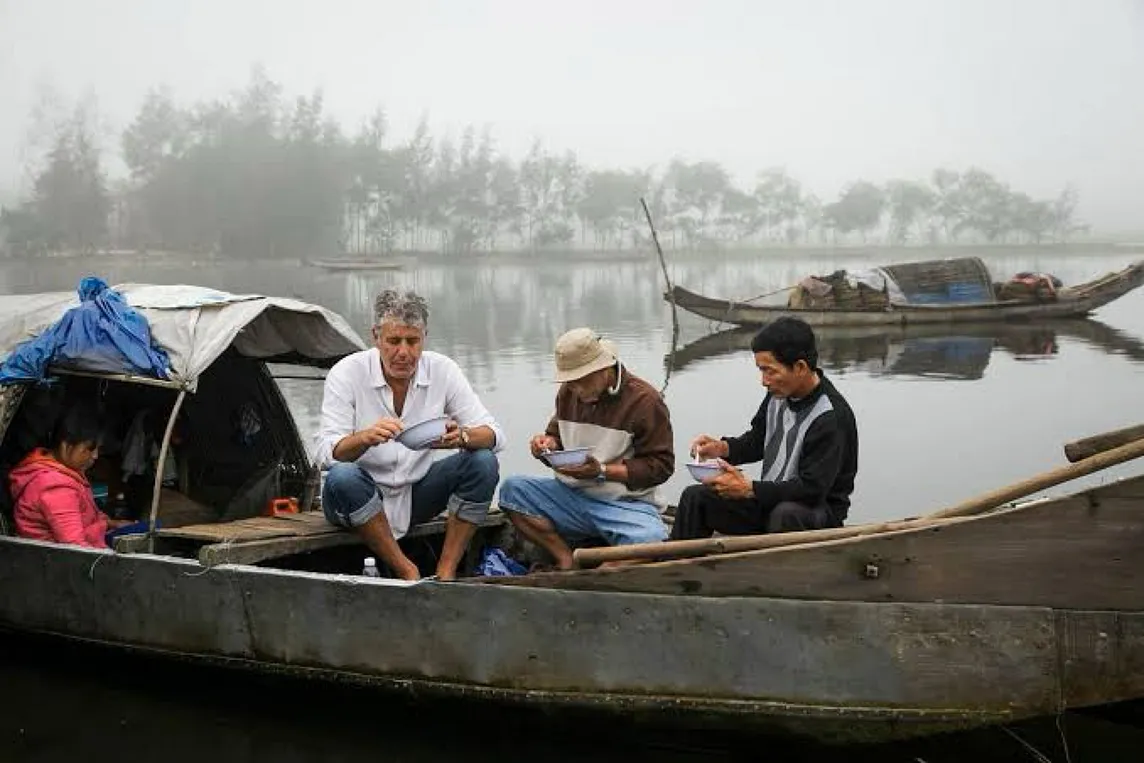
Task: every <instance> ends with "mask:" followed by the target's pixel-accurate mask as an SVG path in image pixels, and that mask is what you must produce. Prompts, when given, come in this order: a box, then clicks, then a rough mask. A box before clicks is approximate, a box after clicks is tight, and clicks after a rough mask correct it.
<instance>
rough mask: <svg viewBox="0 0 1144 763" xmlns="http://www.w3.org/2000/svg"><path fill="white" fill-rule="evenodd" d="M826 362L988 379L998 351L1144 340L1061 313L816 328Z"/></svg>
mask: <svg viewBox="0 0 1144 763" xmlns="http://www.w3.org/2000/svg"><path fill="white" fill-rule="evenodd" d="M757 331H758V329H757V328H755V327H737V328H731V329H725V330H723V331H717V332H714V333H711V334H707V335H706V336H702V337H699V338H698V339H695V340H694V341H691V342H689V343H687V344H685V345H683V346H682V347H677V348H673V349H672V350H671V351H670V352H668V353H667V354H666V355H665V356H664V359H663V360H664V367H665V369H666V371H667V372H668V373H675V372H678V371H681V370H683V369H684V368H687V367H688V366H690V365H692V364H694V363H698V362H702V361H704V360H709V359H712V358H718V357H722V356H725V355H730V354H732V353H736V352H748V351H749V350H750V347H751V339H752V338H754V336H755V333H756V332H757ZM815 337H816V339H817V342H818V355H819V363H820V364H821V366H822V367H823V368H824V369H825V370H827V371H836V372H837V371H851V370H863V371H866V372H868V373H871V374H875V375H885V376H922V377H937V378H943V379H980V378H981V377H982V376H983V375H984V373H985V369H986V367H987V366H988V365H989V360H990V357H991V356H992V354H993V353H994V352H1007V353H1008V354H1009V355H1011V356H1012V357H1014V358H1018V359H1023V360H1024V359H1030V358H1040V359H1049V358H1053V357H1055V356H1056V354H1057V352H1058V351H1059V346H1058V339H1059V338H1062V337H1067V338H1070V339H1076V340H1078V341H1081V342H1084V343H1086V344H1089V345H1091V346H1093V347H1097V348H1099V349H1101V350H1104V351H1105V352H1107V353H1110V354H1121V355H1126V356H1128V357H1130V358H1132V359H1134V360H1144V342H1141V341H1140V340H1139V339H1137V338H1135V337H1133V336H1131V335H1130V334H1126V333H1125V332H1123V331H1121V330H1119V329H1116V328H1113V327H1112V326H1109V325H1107V324H1105V323H1101V322H1100V321H1097V320H1094V319H1091V318H1061V319H1055V320H1045V321H1038V322H1036V323H1027V322H1023V321H1011V322H1002V323H968V324H963V325H956V326H950V325H949V324H940V323H935V324H920V325H912V324H910V325H905V326H901V325H894V326H823V327H821V328H819V329H817V330H816V331H815Z"/></svg>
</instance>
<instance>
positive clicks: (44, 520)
mask: <svg viewBox="0 0 1144 763" xmlns="http://www.w3.org/2000/svg"><path fill="white" fill-rule="evenodd" d="M99 437H100V422H99V418H98V416H97V415H96V413H95V411H93V410H91V409H89V408H86V407H74V408H71V409H69V410H68V411H67V413H65V414H64V416H63V418H62V419H61V420H60V422H59V423H58V424H57V426H56V432H55V435H54V437H53V438H52V443H53V444H52V448H51V450H48V449H46V448H36V449H35V450H33V451H32V452H31V453H29V454H28V455H27V456H26V457H25V458H24V460H23V461H21V462H20V463H19V464H17V465H16V466H15V467H14V468H13V469H12V471H11V472H9V474H8V486H9V490H10V491H11V494H12V503H13V505H14V506H15V509H14V512H13V514H14V518H15V523H16V534H17V535H19V536H20V537H23V538H33V539H35V540H50V541H55V542H56V543H74V544H77V545H80V546H90V547H92V548H107V541H106V540H105V539H104V535H105V534H106V533H107V531H108V529H110V528H111V527H115V526H118V525H119V524H120V523H119V522H115V521H112V520H109V519H108V518H107V515H106V514H104V513H103V512H102V511H100V510H99V508H98V507H97V506H96V505H95V496H94V495H93V494H92V492H91V485H90V484H89V483H88V481H87V477H86V476H85V473H86V472H87V470H88V469H90V468H91V466H92V464H94V463H95V460H96V459H97V458H98V457H99Z"/></svg>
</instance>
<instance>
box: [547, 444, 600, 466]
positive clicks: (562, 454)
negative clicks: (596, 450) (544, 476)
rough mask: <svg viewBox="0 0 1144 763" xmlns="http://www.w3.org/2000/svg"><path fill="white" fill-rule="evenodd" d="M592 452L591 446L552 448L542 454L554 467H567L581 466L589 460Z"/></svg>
mask: <svg viewBox="0 0 1144 763" xmlns="http://www.w3.org/2000/svg"><path fill="white" fill-rule="evenodd" d="M591 452H592V449H591V448H568V449H567V450H550V451H548V452H547V453H544V454H542V455H543V457H544V460H545V461H547V462H548V465H549V466H551V467H552V468H553V469H566V468H568V467H569V466H579V465H580V464H582V463H584V462H585V461H587V460H588V456H589V454H591Z"/></svg>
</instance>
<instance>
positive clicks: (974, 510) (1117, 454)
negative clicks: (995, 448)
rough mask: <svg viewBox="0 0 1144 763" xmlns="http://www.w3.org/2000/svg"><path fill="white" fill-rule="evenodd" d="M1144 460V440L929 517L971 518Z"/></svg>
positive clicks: (994, 491) (1023, 481)
mask: <svg viewBox="0 0 1144 763" xmlns="http://www.w3.org/2000/svg"><path fill="white" fill-rule="evenodd" d="M1141 456H1144V440H1136V441H1135V442H1130V443H1128V444H1127V445H1121V446H1120V447H1118V448H1112V449H1111V450H1106V451H1104V452H1103V453H1097V454H1096V455H1094V456H1089V457H1088V458H1085V459H1082V460H1080V461H1077V462H1076V463H1073V464H1068V465H1066V466H1060V467H1057V468H1056V469H1052V470H1050V471H1047V472H1043V473H1041V474H1037V475H1035V476H1033V477H1029V478H1028V479H1025V480H1021V481H1020V482H1015V483H1013V484H1012V485H1008V486H1006V487H1003V488H999V489H997V490H993V491H991V492H989V493H985V494H984V495H980V496H978V497H977V498H972V499H970V500H968V501H964V502H963V503H959V504H957V505H956V506H950V507H949V508H947V509H942V510H941V511H935V512H934V513H932V514H928V515H927V517H928V518H930V519H944V518H946V517H964V516H969V515H971V514H978V513H980V512H982V511H988V510H989V509H992V508H996V507H997V506H1000V505H1001V504H1003V503H1007V502H1008V501H1013V500H1016V499H1017V498H1023V497H1025V496H1027V495H1031V494H1032V493H1037V492H1040V491H1041V490H1044V489H1046V488H1050V487H1054V486H1056V485H1059V484H1061V483H1062V482H1068V481H1070V480H1075V479H1077V478H1078V477H1085V476H1088V475H1089V474H1092V473H1093V472H1098V471H1100V470H1101V469H1107V468H1108V467H1110V466H1116V465H1117V464H1122V463H1124V462H1125V461H1131V460H1132V459H1135V458H1140V457H1141Z"/></svg>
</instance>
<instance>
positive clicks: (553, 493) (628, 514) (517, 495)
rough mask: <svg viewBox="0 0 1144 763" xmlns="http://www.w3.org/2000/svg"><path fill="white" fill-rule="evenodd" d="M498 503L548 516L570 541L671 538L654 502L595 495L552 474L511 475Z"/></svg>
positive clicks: (612, 542) (532, 514)
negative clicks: (552, 476) (553, 477)
mask: <svg viewBox="0 0 1144 763" xmlns="http://www.w3.org/2000/svg"><path fill="white" fill-rule="evenodd" d="M498 503H499V504H500V507H501V509H502V510H504V511H509V512H514V513H517V514H525V515H527V516H530V517H540V518H542V519H547V520H548V521H549V522H551V523H552V526H553V527H555V528H556V532H557V534H558V535H560V537H562V538H564V539H565V540H566V541H573V540H584V539H587V538H603V539H604V541H605V542H606V543H608V545H611V546H622V545H625V544H628V543H655V542H658V541H661V540H665V539H666V538H667V525H665V524H664V523H663V519H662V518H660V516H659V510H658V509H657V508H656V507H655V506H654V505H653V504H650V503H646V502H644V501H613V500H605V499H600V498H593V497H592V496H590V495H587V494H585V493H584V492H583V491H580V490H577V489H576V488H574V487H569V486H568V485H565V484H564V483H563V482H561V481H559V480H556V479H552V478H548V477H509V478H508V479H506V480H505V481H504V483H503V484H502V485H501V488H500V500H499V501H498Z"/></svg>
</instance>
